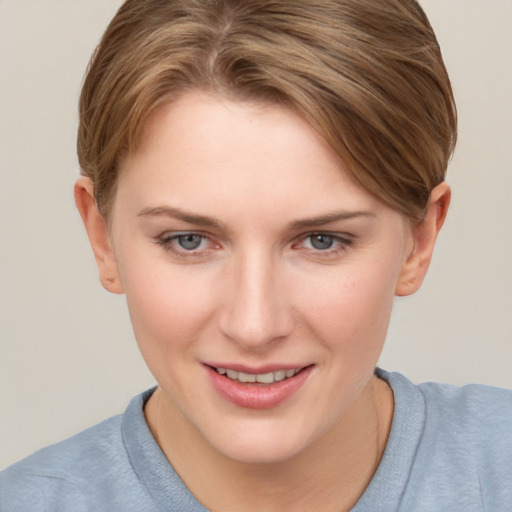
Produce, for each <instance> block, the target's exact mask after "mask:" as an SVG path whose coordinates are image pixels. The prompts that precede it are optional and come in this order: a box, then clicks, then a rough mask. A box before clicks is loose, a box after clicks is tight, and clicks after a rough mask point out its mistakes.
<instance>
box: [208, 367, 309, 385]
mask: <svg viewBox="0 0 512 512" xmlns="http://www.w3.org/2000/svg"><path fill="white" fill-rule="evenodd" d="M211 368H213V370H215V371H216V372H217V373H218V374H219V375H223V376H225V377H226V378H228V379H230V380H233V381H236V382H241V383H243V384H267V385H268V384H274V382H281V381H283V380H286V379H291V378H292V377H295V375H297V374H298V373H299V372H301V371H302V370H304V368H296V369H289V370H276V371H273V372H266V373H246V372H239V371H236V370H232V369H230V368H217V367H211Z"/></svg>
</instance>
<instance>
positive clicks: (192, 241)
mask: <svg viewBox="0 0 512 512" xmlns="http://www.w3.org/2000/svg"><path fill="white" fill-rule="evenodd" d="M175 240H176V242H177V243H178V244H179V246H180V247H181V248H182V249H185V250H186V251H194V250H195V249H198V248H199V246H200V245H201V243H202V242H203V240H204V236H201V235H197V234H195V233H186V234H185V235H177V236H176V238H175Z"/></svg>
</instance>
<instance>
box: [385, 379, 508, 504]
mask: <svg viewBox="0 0 512 512" xmlns="http://www.w3.org/2000/svg"><path fill="white" fill-rule="evenodd" d="M397 381H398V383H397ZM393 382H394V383H395V386H393ZM390 383H392V387H397V388H398V389H399V393H401V394H406V395H408V396H414V398H415V401H416V403H418V404H420V405H418V407H417V410H421V411H422V412H421V414H420V415H418V416H420V417H421V424H420V423H419V422H418V426H419V429H418V441H417V444H416V447H415V450H414V454H413V460H412V464H411V466H410V467H409V470H408V477H407V478H408V484H407V490H406V491H405V492H404V495H403V503H406V505H407V506H411V505H412V504H413V503H414V502H415V500H416V499H417V497H418V496H424V497H425V498H424V502H425V503H434V502H435V506H436V507H438V509H439V504H442V506H441V509H443V507H444V506H447V504H449V507H448V508H447V509H450V510H463V509H464V510H505V509H504V508H503V507H505V506H506V504H507V503H508V504H510V503H511V502H512V477H511V476H510V468H511V467H512V391H511V390H507V389H500V388H495V387H491V386H484V385H479V384H470V385H466V386H462V387H456V386H452V385H448V384H438V383H430V382H429V383H423V384H419V385H417V386H416V385H414V384H412V383H410V382H409V381H407V379H405V377H403V376H400V375H397V374H395V375H394V376H393V375H392V377H391V379H390ZM400 396H401V395H400V394H397V397H398V398H400ZM411 409H412V408H411ZM402 419H403V420H404V421H405V422H407V421H409V419H410V417H409V414H408V411H402ZM476 504H479V506H478V507H477V506H476ZM450 507H451V508H450ZM454 507H455V508H454ZM457 507H458V508H457ZM464 507H466V508H464ZM434 508H435V507H434ZM434 508H430V509H429V508H428V507H427V508H426V510H432V509H434ZM405 509H407V507H406V508H405Z"/></svg>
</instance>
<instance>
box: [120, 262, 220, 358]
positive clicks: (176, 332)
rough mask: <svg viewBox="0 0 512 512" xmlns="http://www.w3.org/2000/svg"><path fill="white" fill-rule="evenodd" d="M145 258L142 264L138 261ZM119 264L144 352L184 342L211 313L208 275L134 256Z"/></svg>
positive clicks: (156, 354) (158, 352) (152, 354)
mask: <svg viewBox="0 0 512 512" xmlns="http://www.w3.org/2000/svg"><path fill="white" fill-rule="evenodd" d="M139 261H144V262H145V264H144V265H139V264H138V262H139ZM123 263H124V264H123V265H121V269H122V270H121V279H122V280H123V287H124V290H125V294H126V298H127V303H128V309H129V312H130V318H131V320H132V324H133V329H134V332H135V336H136V338H137V342H138V344H139V346H140V349H141V351H142V353H143V356H144V357H145V358H146V360H147V358H148V356H150V357H161V355H162V350H164V351H166V352H172V351H173V350H175V349H178V348H180V347H183V346H186V345H187V344H188V343H190V342H191V341H192V340H193V339H194V338H195V337H197V335H198V333H199V332H200V331H201V330H203V329H204V325H205V324H206V323H207V322H208V320H209V318H210V316H211V304H212V302H213V300H212V295H213V291H214V285H213V283H210V281H211V277H210V276H209V275H207V274H205V273H201V272H200V271H198V270H197V269H195V268H193V267H185V266H183V267H177V266H175V265H174V266H173V265H170V264H169V263H168V262H166V261H165V259H163V260H153V261H151V260H150V259H147V258H146V259H144V258H136V257H133V258H131V259H130V261H125V262H123Z"/></svg>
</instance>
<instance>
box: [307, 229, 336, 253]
mask: <svg viewBox="0 0 512 512" xmlns="http://www.w3.org/2000/svg"><path fill="white" fill-rule="evenodd" d="M306 240H309V243H310V244H311V247H313V249H316V250H317V251H325V250H327V249H331V248H332V246H333V245H334V244H335V242H336V240H335V237H334V236H332V235H326V234H325V233H316V234H314V235H310V236H308V237H307V238H306Z"/></svg>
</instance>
